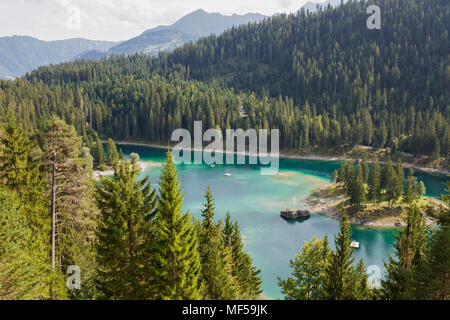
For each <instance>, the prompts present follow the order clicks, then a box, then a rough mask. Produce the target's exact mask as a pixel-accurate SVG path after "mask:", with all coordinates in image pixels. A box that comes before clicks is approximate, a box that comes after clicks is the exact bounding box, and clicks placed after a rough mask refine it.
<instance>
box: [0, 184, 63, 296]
mask: <svg viewBox="0 0 450 320" xmlns="http://www.w3.org/2000/svg"><path fill="white" fill-rule="evenodd" d="M20 207H22V208H23V206H21V205H20V204H19V201H18V197H17V196H16V195H15V192H14V191H10V190H6V189H5V188H3V187H0V300H15V299H36V300H37V299H48V298H49V297H50V296H49V292H50V291H49V283H50V278H49V273H50V272H49V271H50V268H49V266H50V264H49V263H48V262H47V263H45V260H44V259H43V258H46V257H43V255H42V252H41V251H40V250H42V248H41V247H40V246H36V244H35V241H36V238H35V235H33V230H32V228H31V227H30V224H29V223H28V221H27V220H28V218H30V217H29V216H28V215H27V212H26V211H25V212H23V211H21V210H20V209H19V208H20ZM59 276H61V275H60V274H59ZM58 282H59V283H60V284H61V283H63V281H62V278H61V277H60V279H59V281H58ZM60 288H61V286H60ZM65 296H66V292H65V289H64V288H62V290H60V291H59V292H58V294H55V297H58V298H63V297H65Z"/></svg>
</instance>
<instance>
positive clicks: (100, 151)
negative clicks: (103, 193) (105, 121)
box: [92, 136, 105, 166]
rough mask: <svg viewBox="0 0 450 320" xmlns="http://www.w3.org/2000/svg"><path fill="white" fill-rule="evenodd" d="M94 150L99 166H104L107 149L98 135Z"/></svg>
mask: <svg viewBox="0 0 450 320" xmlns="http://www.w3.org/2000/svg"><path fill="white" fill-rule="evenodd" d="M92 151H93V152H92V156H93V157H94V162H95V163H97V164H98V165H99V166H102V165H103V164H104V163H105V149H104V148H103V144H102V142H101V141H100V138H99V137H98V136H97V137H96V141H95V145H94V147H93V148H92Z"/></svg>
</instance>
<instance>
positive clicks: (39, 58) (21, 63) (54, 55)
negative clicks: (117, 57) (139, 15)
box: [0, 36, 117, 79]
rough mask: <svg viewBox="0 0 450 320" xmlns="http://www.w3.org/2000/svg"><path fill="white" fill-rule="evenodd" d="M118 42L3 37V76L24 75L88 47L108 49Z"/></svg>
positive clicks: (0, 71) (0, 45)
mask: <svg viewBox="0 0 450 320" xmlns="http://www.w3.org/2000/svg"><path fill="white" fill-rule="evenodd" d="M115 44H117V43H115V42H110V41H92V40H86V39H68V40H59V41H42V40H38V39H35V38H32V37H28V36H13V37H2V38H0V79H1V78H3V79H9V78H15V77H19V76H22V75H23V74H25V73H26V72H28V71H31V70H33V69H36V68H37V67H39V66H42V65H48V64H57V63H60V62H65V61H68V60H70V59H71V58H72V57H73V56H75V55H78V54H80V53H82V52H85V51H87V50H103V51H106V50H108V49H109V48H111V47H112V46H113V45H115Z"/></svg>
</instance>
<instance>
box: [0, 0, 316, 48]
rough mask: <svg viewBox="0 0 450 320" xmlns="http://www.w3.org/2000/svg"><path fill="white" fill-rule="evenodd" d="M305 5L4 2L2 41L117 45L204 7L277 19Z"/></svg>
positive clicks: (193, 0)
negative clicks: (25, 38) (77, 40)
mask: <svg viewBox="0 0 450 320" xmlns="http://www.w3.org/2000/svg"><path fill="white" fill-rule="evenodd" d="M322 1H323V0H318V1H317V2H322ZM306 2H307V0H278V1H274V0H244V1H242V0H228V1H222V0H220V1H219V0H190V1H185V0H133V1H129V0H95V1H92V0H39V1H36V0H2V1H0V37H1V36H11V35H29V36H33V37H36V38H39V39H42V40H55V39H67V38H74V37H82V38H87V39H99V40H113V41H118V40H125V39H129V38H131V37H134V36H137V35H138V34H140V33H142V32H143V31H145V30H147V29H150V28H153V27H156V26H158V25H168V24H172V23H174V22H175V21H177V20H178V19H180V18H181V17H182V16H184V15H186V14H187V13H189V12H192V11H194V10H196V9H199V8H202V9H204V10H206V11H208V12H220V13H222V14H226V15H231V14H233V13H237V14H245V13H249V12H252V13H253V12H258V13H261V14H265V15H272V14H274V13H276V12H295V11H297V10H298V9H299V8H300V7H301V6H302V5H304V4H305V3H306ZM74 6H75V8H79V9H80V12H79V16H80V25H79V28H73V27H72V28H69V27H68V19H70V18H71V17H73V16H74V11H73V8H74ZM75 14H76V12H75ZM72 26H73V25H72Z"/></svg>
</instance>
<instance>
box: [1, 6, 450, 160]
mask: <svg viewBox="0 0 450 320" xmlns="http://www.w3.org/2000/svg"><path fill="white" fill-rule="evenodd" d="M377 3H378V4H379V5H380V7H381V12H382V28H381V30H368V29H367V28H366V20H367V17H368V14H367V13H366V8H367V6H368V4H366V3H364V2H355V1H350V2H348V3H346V4H344V5H342V6H340V7H338V8H337V9H331V8H329V9H327V10H324V11H320V12H319V13H318V14H312V15H306V14H305V13H304V12H301V13H300V14H296V15H289V16H286V15H281V16H276V17H272V18H268V19H265V20H264V21H263V22H262V23H259V24H256V23H254V24H249V25H247V26H241V27H238V28H233V29H231V30H230V31H228V32H225V33H224V34H223V35H221V36H219V37H216V36H211V37H207V38H202V39H201V40H199V41H198V42H197V43H195V44H192V43H191V44H187V45H185V46H184V47H182V48H180V49H177V50H175V51H174V52H173V53H170V54H162V55H160V56H159V57H158V58H152V57H148V56H144V55H134V56H116V57H111V58H110V59H108V60H102V61H100V62H92V61H77V62H74V63H69V64H61V65H58V66H50V67H45V68H39V69H38V70H37V71H35V72H32V73H31V74H30V75H28V76H27V77H26V78H24V79H21V80H18V81H16V82H2V83H1V85H0V88H1V91H0V106H1V109H2V113H4V112H5V110H6V109H15V110H17V111H18V113H19V114H21V116H22V117H23V118H24V119H25V121H26V122H28V123H29V126H30V127H39V125H40V122H42V119H45V117H47V116H48V114H51V113H54V112H56V113H57V114H58V115H59V116H61V117H63V118H64V119H65V120H66V121H68V122H69V123H71V124H75V126H76V127H77V129H78V130H79V131H80V132H82V133H83V132H84V131H87V132H89V131H90V130H91V129H93V130H95V131H97V132H98V133H99V134H100V135H103V136H106V135H111V136H113V137H114V138H116V139H133V140H146V141H165V142H166V141H167V140H168V139H169V138H170V133H171V132H172V130H173V129H174V128H178V127H185V128H190V126H192V122H193V120H204V121H206V122H207V124H205V125H204V128H207V127H215V126H218V127H221V128H228V127H235V128H237V127H242V128H248V127H253V128H280V129H281V140H282V141H281V146H282V148H284V149H287V150H297V151H303V152H309V151H311V150H314V149H316V148H322V149H325V148H327V149H329V148H332V149H334V150H336V149H337V150H340V149H341V148H345V147H351V146H354V145H366V146H372V147H375V148H380V149H381V148H386V147H389V148H390V149H391V150H394V151H396V150H401V151H405V152H409V153H413V154H416V155H428V156H430V157H432V158H434V159H439V158H441V157H443V158H446V157H448V153H449V150H450V127H449V117H450V108H449V106H450V98H449V97H450V95H449V85H450V66H449V54H448V52H449V47H448V46H449V41H448V23H447V21H449V20H450V4H449V3H448V1H444V0H438V1H419V0H383V1H378V2H377ZM241 105H242V106H244V108H245V110H246V113H247V114H248V117H246V118H241V117H240V115H239V108H240V106H241Z"/></svg>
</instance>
